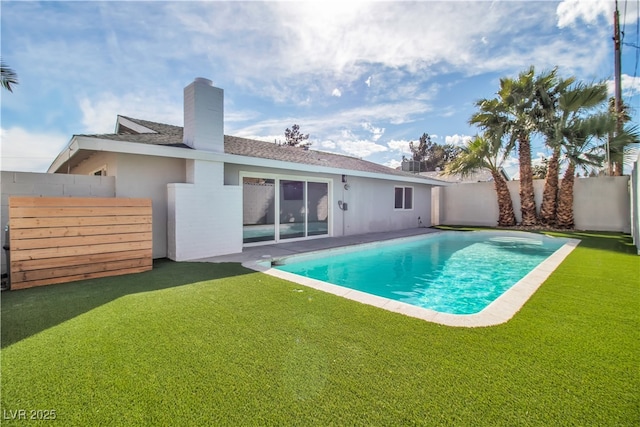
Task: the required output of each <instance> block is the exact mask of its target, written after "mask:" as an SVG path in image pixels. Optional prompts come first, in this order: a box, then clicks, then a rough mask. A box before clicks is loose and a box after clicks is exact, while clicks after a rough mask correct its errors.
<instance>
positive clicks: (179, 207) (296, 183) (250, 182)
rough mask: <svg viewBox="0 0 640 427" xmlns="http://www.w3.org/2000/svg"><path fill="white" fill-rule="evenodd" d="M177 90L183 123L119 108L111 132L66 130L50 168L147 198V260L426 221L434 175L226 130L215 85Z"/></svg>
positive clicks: (200, 81) (199, 83) (428, 221)
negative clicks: (68, 135)
mask: <svg viewBox="0 0 640 427" xmlns="http://www.w3.org/2000/svg"><path fill="white" fill-rule="evenodd" d="M184 92H185V93H184V95H185V98H184V102H185V105H184V112H185V118H184V123H185V126H184V128H182V127H178V126H171V125H165V124H161V123H154V122H149V121H144V120H138V119H132V118H128V117H123V116H118V121H117V125H116V131H115V133H114V134H108V135H76V136H74V137H73V138H72V139H71V141H70V143H69V145H68V146H67V147H66V148H65V150H63V151H62V152H61V153H60V154H59V155H58V157H57V158H56V160H55V161H54V162H53V164H52V165H51V167H50V168H49V172H51V173H72V174H82V175H106V176H114V177H116V183H115V186H116V189H115V192H116V196H117V197H150V198H151V199H152V200H153V256H154V258H161V257H169V258H171V259H174V260H178V261H180V260H189V259H198V258H205V257H211V256H217V255H224V254H230V253H238V252H241V251H242V248H243V247H245V246H252V245H260V244H267V243H269V244H272V243H281V242H289V241H294V240H304V239H317V238H324V237H330V236H345V235H353V234H362V233H370V232H379V231H391V230H400V229H407V228H413V227H418V226H419V225H422V226H429V225H431V189H432V187H433V186H434V185H442V184H443V183H442V182H441V181H438V180H435V179H430V178H425V177H421V176H419V175H413V174H410V173H406V172H402V171H397V170H394V169H390V168H387V167H385V166H382V165H378V164H375V163H371V162H367V161H364V160H361V159H356V158H353V157H348V156H341V155H336V154H332V153H324V152H318V151H314V150H305V149H303V148H298V147H288V146H278V145H276V144H272V143H268V142H264V141H256V140H249V139H244V138H237V137H232V136H228V135H224V130H223V125H224V123H223V122H224V121H223V110H224V109H223V100H224V97H223V91H222V89H219V88H216V87H214V86H212V84H211V82H210V81H208V80H206V79H196V80H195V81H194V82H193V83H191V84H190V85H189V86H187V87H186V88H185V91H184Z"/></svg>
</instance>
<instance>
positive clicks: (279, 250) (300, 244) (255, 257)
mask: <svg viewBox="0 0 640 427" xmlns="http://www.w3.org/2000/svg"><path fill="white" fill-rule="evenodd" d="M438 231H440V230H437V229H435V228H427V227H420V228H410V229H406V230H397V231H388V232H381V233H368V234H357V235H353V236H340V237H325V238H318V239H309V240H302V241H297V242H290V243H278V244H273V245H261V246H250V247H245V248H243V250H242V252H240V253H236V254H230V255H221V256H217V257H211V258H202V259H198V260H196V261H201V262H239V263H243V264H244V263H247V262H251V261H264V260H268V259H272V258H280V257H284V256H289V255H296V254H300V253H305V252H314V251H321V250H324V249H333V248H339V247H343V246H352V245H360V244H363V243H372V242H379V241H383V240H391V239H399V238H402V237H411V236H419V235H421V234H429V233H435V232H438Z"/></svg>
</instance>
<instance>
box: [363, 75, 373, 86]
mask: <svg viewBox="0 0 640 427" xmlns="http://www.w3.org/2000/svg"><path fill="white" fill-rule="evenodd" d="M372 78H373V76H369V77H368V78H367V80H365V81H364V84H366V85H367V87H371V79H372Z"/></svg>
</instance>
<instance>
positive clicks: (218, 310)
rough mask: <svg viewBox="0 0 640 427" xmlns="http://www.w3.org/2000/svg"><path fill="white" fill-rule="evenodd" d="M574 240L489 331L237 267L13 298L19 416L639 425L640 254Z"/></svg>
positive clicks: (9, 330)
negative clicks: (515, 309) (508, 316)
mask: <svg viewBox="0 0 640 427" xmlns="http://www.w3.org/2000/svg"><path fill="white" fill-rule="evenodd" d="M556 234H558V233H556ZM566 235H568V236H570V237H576V238H580V239H583V242H582V243H581V244H580V245H579V246H578V248H577V249H576V250H575V251H573V252H572V253H571V255H569V257H568V258H567V260H566V261H565V262H564V263H563V264H562V265H561V266H560V267H559V268H558V269H557V270H556V272H554V273H553V274H552V275H551V277H550V278H549V279H548V280H547V281H546V282H545V283H544V284H543V285H542V287H541V288H540V289H539V290H538V291H537V293H536V294H535V295H534V296H533V297H532V298H531V300H529V302H528V303H527V304H525V306H524V307H523V308H522V310H521V311H520V312H519V313H518V314H516V316H515V317H514V318H513V319H512V320H511V321H509V322H507V323H506V324H503V325H499V326H492V327H488V328H477V329H466V328H452V327H446V326H441V325H437V324H432V323H428V322H425V321H422V320H418V319H414V318H410V317H405V316H403V315H400V314H395V313H390V312H387V311H384V310H381V309H377V308H374V307H370V306H366V305H362V304H359V303H357V302H354V301H350V300H346V299H342V298H340V297H337V296H334V295H330V294H325V293H322V292H319V291H315V290H312V289H309V288H304V287H302V286H300V285H298V284H294V283H290V282H287V281H284V280H280V279H277V278H273V277H270V276H267V275H264V274H261V273H257V272H253V271H250V270H246V269H244V268H243V267H241V266H239V265H237V264H204V263H202V264H200V263H173V262H169V261H158V262H156V263H155V264H154V269H153V271H150V272H146V273H140V274H137V275H130V276H120V277H115V278H106V279H98V280H90V281H84V282H76V283H69V284H64V285H55V286H48V287H42V288H34V289H28V290H22V291H11V292H3V293H2V304H1V315H2V319H1V320H2V323H1V326H2V330H1V334H2V352H1V356H2V361H1V369H2V372H1V373H2V417H3V418H2V424H3V425H25V422H24V421H22V420H11V418H12V417H14V418H15V414H16V413H17V414H19V416H20V414H21V413H20V412H16V411H19V410H25V411H26V412H25V413H24V414H25V415H26V416H27V417H29V416H31V415H36V416H38V415H44V414H46V413H43V412H40V413H38V412H31V411H37V410H42V411H47V410H54V411H55V416H56V421H55V422H56V423H57V424H58V425H64V426H74V425H75V426H93V425H105V426H107V425H108V426H112V425H122V426H131V425H167V426H169V425H171V426H176V425H194V426H201V425H239V426H245V425H281V426H285V425H320V426H326V425H366V426H371V425H385V426H386V425H472V426H478V425H487V426H500V425H504V426H522V425H524V426H526V425H537V426H561V425H582V426H608V425H610V426H625V425H638V423H639V422H640V398H639V393H640V368H639V367H640V310H639V309H640V292H639V291H640V283H639V277H640V257H638V256H637V255H635V248H634V247H633V246H632V245H631V243H630V238H629V236H625V235H621V234H605V233H577V232H576V233H566ZM40 423H44V422H43V421H41V422H40Z"/></svg>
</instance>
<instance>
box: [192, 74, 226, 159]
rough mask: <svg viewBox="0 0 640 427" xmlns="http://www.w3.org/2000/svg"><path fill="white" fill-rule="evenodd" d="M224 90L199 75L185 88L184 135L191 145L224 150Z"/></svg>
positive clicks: (203, 148)
mask: <svg viewBox="0 0 640 427" xmlns="http://www.w3.org/2000/svg"><path fill="white" fill-rule="evenodd" d="M223 116H224V90H222V89H220V88H217V87H214V86H213V83H212V82H211V80H209V79H205V78H202V77H198V78H196V79H195V80H194V81H193V83H191V84H190V85H189V86H187V87H185V88H184V135H183V138H182V141H183V142H184V143H185V144H186V145H188V146H189V147H191V148H195V149H196V150H204V151H216V152H219V153H224V117H223Z"/></svg>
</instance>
